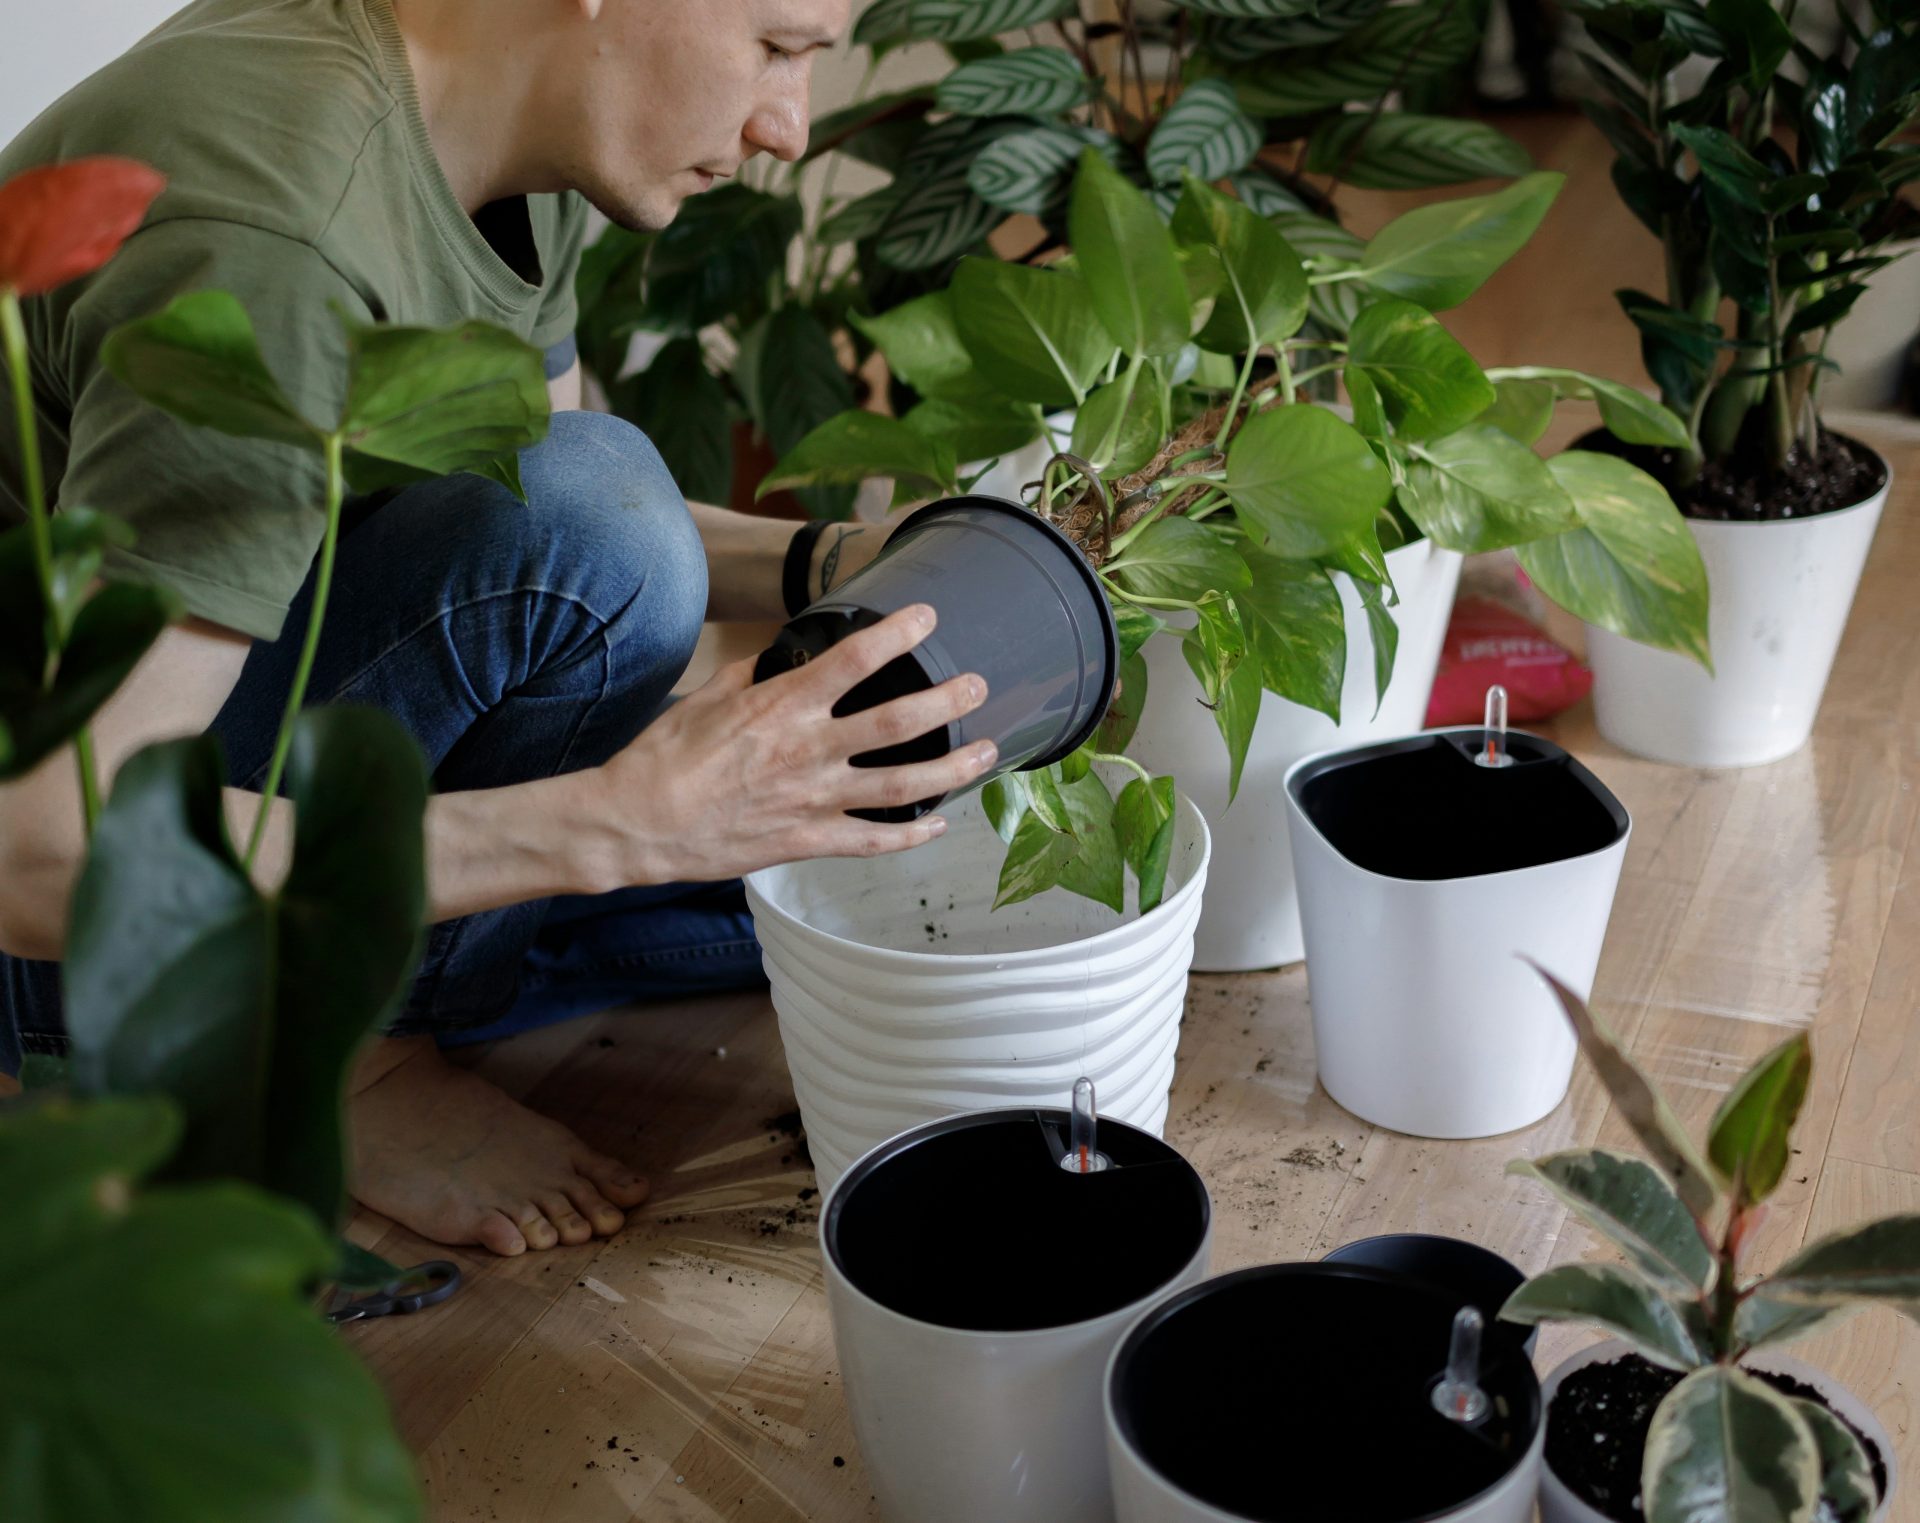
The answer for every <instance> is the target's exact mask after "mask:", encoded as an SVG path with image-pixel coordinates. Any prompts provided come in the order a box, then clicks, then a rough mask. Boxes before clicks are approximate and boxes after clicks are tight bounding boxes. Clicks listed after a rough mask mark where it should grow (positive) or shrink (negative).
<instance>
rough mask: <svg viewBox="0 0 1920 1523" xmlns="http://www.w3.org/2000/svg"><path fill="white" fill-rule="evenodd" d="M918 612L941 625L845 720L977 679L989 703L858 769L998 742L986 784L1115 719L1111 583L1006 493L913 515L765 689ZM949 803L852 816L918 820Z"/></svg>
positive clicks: (858, 690)
mask: <svg viewBox="0 0 1920 1523" xmlns="http://www.w3.org/2000/svg"><path fill="white" fill-rule="evenodd" d="M916 603H926V604H930V605H931V606H932V607H933V608H934V609H935V611H936V612H937V613H938V614H939V623H938V627H937V628H935V630H934V632H933V633H932V634H931V635H930V636H928V637H927V639H926V640H925V641H923V642H922V643H921V644H920V646H919V647H917V648H916V649H915V650H913V651H910V652H909V653H908V654H907V655H904V656H901V657H899V658H898V659H897V660H894V661H892V662H890V663H888V665H886V666H885V667H883V668H882V669H881V670H880V671H878V672H876V673H875V674H874V675H873V676H871V677H869V678H868V679H867V680H866V681H864V682H862V683H860V684H859V685H858V686H857V687H855V688H854V689H853V690H852V691H850V692H849V693H848V694H847V695H846V697H845V698H843V699H842V700H841V701H840V703H839V704H838V705H836V707H835V709H834V712H835V713H836V714H841V715H846V714H855V713H858V712H860V711H861V710H862V709H869V708H873V707H875V706H876V705H878V704H882V703H885V702H887V701H888V700H889V699H893V698H899V697H903V696H905V695H907V694H909V693H916V692H923V691H925V690H926V689H927V688H930V687H936V686H938V685H939V684H940V683H942V682H945V681H947V680H948V679H950V678H953V677H958V676H961V675H963V674H965V673H968V672H972V673H975V674H977V675H979V676H980V677H982V678H984V679H985V681H986V684H987V699H986V702H985V703H983V704H982V705H981V706H980V707H979V708H978V709H976V710H975V711H974V712H973V713H971V714H968V715H966V716H964V717H963V718H961V719H959V720H957V721H956V722H954V723H953V724H950V725H948V726H946V727H945V728H944V729H943V730H935V731H932V732H930V733H929V734H926V735H923V736H920V737H918V738H916V739H914V740H911V741H907V742H905V743H904V744H901V745H897V746H889V747H887V748H885V749H884V750H878V751H871V752H867V753H865V754H863V755H861V756H857V757H855V758H854V762H855V765H857V766H868V767H889V766H899V765H902V764H904V763H909V762H916V761H930V760H933V759H935V758H937V757H940V756H944V755H946V754H947V753H948V752H949V751H953V750H956V749H958V748H959V747H961V746H965V745H967V744H968V743H969V742H972V741H977V740H988V739H990V740H992V741H994V742H995V744H997V745H998V746H999V748H1000V760H999V763H998V764H997V765H996V767H995V768H994V771H993V772H992V773H989V774H987V775H986V776H984V777H982V778H981V779H980V780H979V781H980V782H985V781H986V780H987V778H988V777H991V776H993V775H996V774H998V773H1001V772H1010V771H1015V770H1031V769H1034V768H1038V767H1046V766H1051V765H1052V764H1053V763H1055V762H1057V761H1059V760H1061V759H1062V758H1063V757H1066V756H1068V755H1070V754H1071V753H1072V752H1073V751H1075V750H1077V749H1078V748H1079V747H1080V745H1081V744H1082V743H1083V742H1085V740H1086V739H1087V737H1088V736H1090V735H1091V734H1092V733H1093V732H1094V730H1095V729H1096V728H1097V727H1098V726H1099V724H1100V721H1101V720H1102V719H1103V718H1104V717H1105V715H1106V712H1107V709H1108V707H1109V706H1110V705H1111V704H1112V702H1113V694H1114V688H1115V685H1116V684H1117V682H1118V681H1119V675H1120V647H1119V636H1118V633H1117V631H1116V630H1115V628H1114V622H1113V610H1112V609H1111V608H1110V607H1108V605H1107V598H1106V594H1105V592H1103V591H1102V590H1101V587H1100V580H1099V577H1098V576H1097V575H1096V574H1095V573H1094V569H1093V567H1092V565H1091V564H1090V563H1089V562H1088V561H1087V558H1086V557H1085V556H1084V555H1082V554H1081V553H1080V550H1079V549H1078V547H1076V546H1075V545H1074V543H1073V542H1072V541H1071V540H1070V539H1068V538H1067V537H1066V535H1064V534H1062V533H1061V532H1060V530H1058V529H1057V528H1055V527H1054V526H1053V525H1052V524H1051V523H1049V522H1047V520H1046V519H1044V518H1042V517H1040V515H1039V514H1037V513H1033V512H1030V511H1028V510H1027V509H1026V508H1024V507H1022V506H1020V505H1019V504H1018V503H1014V502H1008V501H1005V500H1003V499H1001V498H997V497H951V498H947V499H945V500H943V501H941V502H936V503H933V504H931V505H930V506H928V507H924V508H922V509H920V511H919V512H917V513H914V514H912V515H911V516H910V517H908V518H907V519H906V521H905V522H903V523H902V524H901V525H900V527H899V528H898V529H896V530H894V532H893V534H892V536H891V537H890V538H889V539H888V541H887V546H886V549H884V550H883V551H882V552H881V553H880V555H879V556H878V557H877V558H876V559H875V560H874V561H873V562H872V563H871V564H870V565H867V566H865V567H863V568H862V569H861V570H860V571H859V572H858V573H856V574H855V575H854V576H852V577H849V578H848V579H847V581H846V582H845V583H844V584H843V585H841V586H839V587H836V588H834V590H833V592H832V593H831V594H829V595H828V596H827V597H825V598H822V599H821V600H820V601H819V602H817V603H815V604H813V605H812V606H811V607H810V608H808V609H806V610H805V612H803V613H801V614H800V615H799V616H798V617H796V618H794V619H793V620H791V621H790V622H789V623H788V624H787V625H786V626H785V627H784V628H783V629H782V630H781V631H780V633H779V635H778V636H777V637H776V638H775V640H774V643H773V644H772V645H771V646H770V647H769V648H768V649H767V650H766V651H764V652H763V653H762V654H761V656H760V659H759V662H758V663H757V665H756V666H755V668H754V679H755V680H756V681H759V682H764V681H766V680H767V679H768V678H770V677H774V676H778V675H779V674H780V673H782V672H786V671H791V670H792V669H793V668H794V667H796V666H804V665H805V664H806V663H807V662H809V661H812V660H814V659H816V658H817V657H819V656H821V655H823V654H824V653H825V652H826V651H828V650H829V649H831V648H832V647H833V646H834V645H836V644H837V643H838V642H840V641H841V640H844V639H846V638H847V636H849V635H851V634H854V633H856V632H857V631H859V630H862V629H865V628H867V627H868V626H870V625H872V624H876V623H878V622H879V621H880V620H881V619H884V618H885V617H886V616H887V615H888V614H891V613H896V612H898V611H899V610H900V609H902V608H907V607H910V606H912V605H913V604H916ZM974 786H978V783H976V784H975V785H974ZM942 802H944V800H942V799H939V798H930V799H922V800H921V801H919V802H918V803H915V804H907V805H901V806H899V807H896V808H888V809H872V810H857V811H854V812H855V813H857V814H859V815H860V816H861V817H862V818H866V819H877V820H891V821H898V820H912V819H918V818H919V817H920V816H921V815H923V814H927V813H929V812H930V811H932V810H934V809H936V808H938V807H939V805H940V804H941V803H942Z"/></svg>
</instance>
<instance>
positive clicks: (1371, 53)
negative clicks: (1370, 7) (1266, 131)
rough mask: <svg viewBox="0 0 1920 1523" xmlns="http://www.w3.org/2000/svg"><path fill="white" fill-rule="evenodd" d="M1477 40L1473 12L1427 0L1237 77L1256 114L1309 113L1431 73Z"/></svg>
mask: <svg viewBox="0 0 1920 1523" xmlns="http://www.w3.org/2000/svg"><path fill="white" fill-rule="evenodd" d="M1479 41H1480V32H1479V28H1478V27H1477V26H1476V25H1475V23H1474V20H1473V16H1472V13H1471V12H1470V11H1468V10H1466V9H1465V8H1463V7H1453V6H1450V5H1448V3H1447V0H1426V3H1424V4H1421V5H1409V6H1396V7H1394V8H1393V9H1391V10H1387V11H1383V12H1381V13H1380V14H1379V15H1377V16H1375V17H1374V18H1373V19H1372V20H1370V21H1367V22H1366V23H1364V24H1363V25H1362V26H1360V27H1359V28H1358V29H1357V30H1355V31H1352V32H1349V33H1348V34H1347V35H1346V36H1345V37H1343V38H1341V39H1340V40H1339V41H1337V42H1335V43H1332V44H1330V45H1328V46H1326V47H1322V48H1310V49H1306V50H1302V51H1290V52H1288V53H1286V54H1285V55H1283V56H1279V57H1276V58H1274V59H1272V60H1269V61H1267V62H1256V63H1254V64H1251V65H1249V66H1247V67H1245V68H1243V69H1240V70H1237V71H1236V72H1235V73H1234V75H1233V80H1234V83H1235V85H1236V86H1237V87H1238V90H1239V94H1240V104H1241V105H1242V106H1244V107H1245V108H1246V109H1247V110H1248V111H1250V112H1253V113H1254V114H1256V115H1259V116H1267V117H1275V116H1311V115H1313V114H1315V113H1316V112H1320V111H1326V110H1329V109H1331V108H1333V107H1336V106H1342V105H1345V104H1346V103H1347V102H1349V101H1370V100H1378V99H1380V97H1382V96H1383V95H1385V94H1386V93H1387V92H1388V91H1390V90H1397V89H1400V88H1402V87H1403V86H1406V85H1410V84H1417V83H1418V82H1419V81H1421V80H1423V79H1430V78H1432V77H1433V76H1434V75H1435V74H1439V73H1442V72H1444V71H1445V70H1447V69H1450V68H1453V67H1454V66H1455V65H1457V64H1460V63H1462V62H1464V61H1465V60H1466V59H1467V58H1469V57H1471V56H1472V53H1473V50H1474V48H1475V47H1477V46H1478V45H1479Z"/></svg>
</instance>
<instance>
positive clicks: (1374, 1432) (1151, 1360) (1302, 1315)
mask: <svg viewBox="0 0 1920 1523" xmlns="http://www.w3.org/2000/svg"><path fill="white" fill-rule="evenodd" d="M1459 1306H1460V1302H1459V1300H1458V1299H1457V1298H1455V1297H1452V1296H1448V1295H1445V1294H1443V1293H1441V1292H1440V1291H1438V1290H1437V1289H1435V1288H1434V1287H1432V1286H1429V1285H1426V1284H1423V1283H1421V1282H1419V1281H1415V1280H1412V1279H1409V1278H1407V1277H1405V1276H1402V1275H1397V1274H1393V1273H1391V1272H1389V1271H1386V1270H1380V1269H1371V1268H1365V1267H1362V1266H1358V1265H1347V1264H1331V1265H1330V1264H1282V1265H1269V1266H1266V1267H1264V1268H1261V1269H1255V1270H1246V1271H1242V1272H1241V1273H1239V1274H1236V1275H1228V1276H1225V1277H1223V1278H1222V1279H1219V1280H1214V1281H1211V1282H1209V1283H1208V1284H1206V1285H1203V1286H1199V1287H1197V1288H1195V1289H1194V1290H1190V1291H1186V1292H1183V1293H1182V1294H1181V1295H1179V1296H1177V1297H1175V1298H1174V1299H1173V1300H1172V1301H1171V1302H1167V1303H1163V1305H1162V1306H1161V1307H1159V1308H1156V1309H1155V1310H1154V1311H1151V1312H1149V1313H1148V1314H1147V1318H1146V1320H1145V1321H1144V1322H1143V1323H1142V1324H1141V1325H1140V1326H1138V1327H1136V1328H1135V1330H1134V1331H1133V1332H1132V1333H1131V1334H1129V1335H1128V1338H1127V1342H1126V1343H1125V1345H1123V1347H1122V1349H1121V1352H1120V1354H1119V1356H1118V1358H1117V1360H1116V1362H1115V1367H1114V1372H1113V1410H1114V1418H1115V1421H1116V1423H1117V1425H1118V1427H1119V1431H1120V1434H1121V1436H1122V1438H1123V1439H1124V1440H1125V1441H1126V1442H1127V1443H1128V1444H1130V1445H1131V1446H1132V1448H1133V1449H1134V1450H1135V1451H1136V1452H1137V1453H1138V1454H1139V1455H1140V1456H1141V1457H1142V1458H1143V1459H1144V1460H1145V1461H1146V1462H1147V1463H1148V1464H1149V1465H1150V1466H1151V1467H1152V1468H1153V1469H1154V1470H1156V1471H1157V1472H1158V1473H1159V1474H1160V1475H1161V1476H1163V1477H1164V1478H1165V1479H1166V1480H1167V1481H1169V1482H1171V1483H1172V1484H1173V1485H1175V1486H1177V1487H1179V1488H1180V1489H1181V1490H1182V1491H1184V1492H1186V1493H1187V1494H1188V1495H1190V1496H1193V1497H1197V1498H1199V1499H1200V1500H1201V1501H1203V1502H1205V1503H1207V1504H1208V1505H1210V1506H1212V1507H1215V1508H1219V1509H1220V1510H1222V1511H1225V1512H1229V1513H1232V1514H1234V1515H1235V1516H1238V1517H1243V1518H1249V1519H1263V1520H1272V1523H1282V1520H1298V1519H1302V1518H1330V1519H1331V1518H1337V1519H1339V1520H1341V1523H1406V1520H1414V1519H1422V1518H1429V1517H1433V1516H1435V1515H1438V1514H1443V1513H1446V1512H1450V1511H1453V1510H1455V1509H1457V1508H1459V1507H1461V1506H1463V1505H1464V1504H1467V1503H1469V1502H1471V1501H1473V1500H1474V1499H1475V1498H1476V1497H1479V1496H1481V1495H1482V1494H1484V1493H1485V1492H1487V1491H1489V1490H1490V1489H1491V1488H1493V1487H1494V1486H1496V1485H1498V1484H1499V1483H1500V1482H1501V1481H1502V1480H1503V1479H1505V1478H1506V1477H1507V1476H1509V1475H1510V1474H1511V1473H1512V1472H1513V1470H1514V1469H1515V1467H1516V1466H1518V1465H1519V1464H1520V1463H1522V1461H1523V1459H1524V1458H1525V1456H1526V1454H1527V1452H1528V1450H1529V1449H1530V1448H1531V1446H1532V1444H1533V1440H1534V1436H1535V1434H1536V1433H1537V1431H1538V1425H1539V1421H1540V1392H1539V1386H1538V1385H1537V1383H1536V1382H1535V1380H1534V1376H1533V1370H1532V1367H1531V1366H1530V1365H1529V1364H1528V1363H1527V1361H1526V1358H1525V1356H1524V1354H1522V1353H1521V1352H1520V1351H1519V1350H1518V1349H1517V1348H1515V1347H1513V1346H1512V1345H1510V1344H1509V1345H1506V1346H1505V1347H1502V1345H1501V1344H1499V1343H1493V1344H1490V1345H1489V1346H1488V1350H1487V1361H1486V1363H1485V1364H1484V1365H1483V1367H1482V1370H1481V1379H1480V1384H1481V1387H1482V1389H1484V1390H1485V1391H1486V1392H1487V1394H1488V1395H1489V1397H1490V1398H1491V1399H1492V1403H1493V1408H1492V1411H1491V1412H1490V1413H1489V1415H1488V1416H1487V1418H1486V1419H1485V1420H1484V1421H1483V1422H1481V1423H1480V1424H1478V1425H1476V1426H1475V1427H1472V1428H1467V1427H1463V1426H1461V1425H1460V1424H1458V1423H1455V1422H1452V1421H1450V1420H1449V1419H1447V1418H1445V1417H1442V1416H1441V1415H1440V1414H1439V1413H1438V1412H1436V1411H1435V1410H1434V1408H1433V1405H1432V1401H1431V1398H1430V1392H1431V1390H1432V1387H1433V1385H1434V1383H1435V1381H1436V1380H1437V1378H1438V1377H1439V1375H1440V1373H1441V1372H1442V1371H1443V1370H1444V1369H1445V1367H1446V1362H1447V1344H1448V1339H1449V1336H1450V1333H1451V1329H1452V1324H1453V1316H1454V1313H1455V1312H1456V1311H1458V1310H1459Z"/></svg>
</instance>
